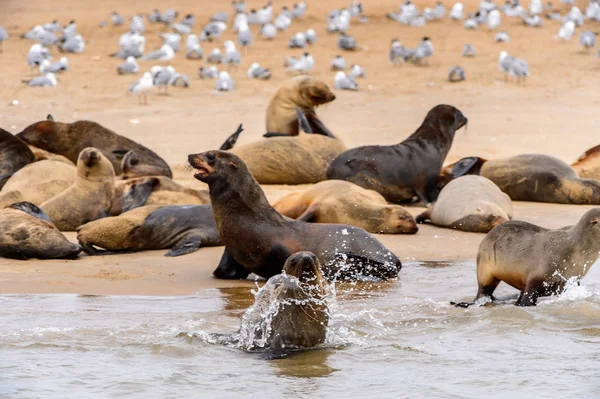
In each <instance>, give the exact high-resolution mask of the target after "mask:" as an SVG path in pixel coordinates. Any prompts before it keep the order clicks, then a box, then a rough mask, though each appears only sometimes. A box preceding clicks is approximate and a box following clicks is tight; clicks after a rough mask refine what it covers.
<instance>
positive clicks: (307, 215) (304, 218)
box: [296, 205, 319, 223]
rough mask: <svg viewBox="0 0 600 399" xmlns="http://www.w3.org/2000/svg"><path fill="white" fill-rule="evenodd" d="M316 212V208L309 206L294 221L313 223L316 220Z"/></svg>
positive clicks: (317, 209)
mask: <svg viewBox="0 0 600 399" xmlns="http://www.w3.org/2000/svg"><path fill="white" fill-rule="evenodd" d="M318 212H319V208H318V206H315V205H311V206H310V207H309V208H308V209H307V210H306V211H304V213H303V214H302V215H300V216H298V218H297V219H296V220H298V221H301V222H307V223H313V222H314V221H315V219H316V218H317V214H318Z"/></svg>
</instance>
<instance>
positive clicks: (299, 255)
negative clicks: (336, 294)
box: [239, 251, 329, 352]
mask: <svg viewBox="0 0 600 399" xmlns="http://www.w3.org/2000/svg"><path fill="white" fill-rule="evenodd" d="M320 268H321V265H320V264H319V259H318V258H317V257H316V256H315V255H314V254H313V253H311V252H307V251H302V252H296V253H295V254H293V255H291V256H290V257H289V258H288V259H287V260H286V261H285V264H284V266H283V273H282V274H278V275H275V276H273V277H271V278H270V279H269V281H267V283H266V284H265V285H264V286H263V287H262V288H261V289H260V290H259V291H258V293H257V294H256V298H255V301H254V305H252V306H251V307H250V308H248V310H247V311H246V313H245V314H244V316H243V317H242V323H241V328H240V332H239V343H240V344H241V345H243V347H244V349H246V350H268V351H276V352H279V351H286V352H287V351H294V350H301V349H309V348H313V347H315V346H317V345H320V344H322V343H324V342H325V338H326V336H327V324H328V323H329V313H328V308H327V302H326V283H325V281H324V279H323V276H322V274H321V270H320Z"/></svg>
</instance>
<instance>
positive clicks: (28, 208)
mask: <svg viewBox="0 0 600 399" xmlns="http://www.w3.org/2000/svg"><path fill="white" fill-rule="evenodd" d="M9 208H13V209H18V210H20V211H23V212H25V213H27V214H29V215H31V216H33V217H35V218H38V219H41V220H45V221H46V222H50V223H52V221H51V220H50V217H49V216H48V215H46V212H44V211H43V210H42V209H41V208H40V207H38V206H37V205H34V204H32V203H31V202H27V201H24V202H17V203H15V204H12V205H9Z"/></svg>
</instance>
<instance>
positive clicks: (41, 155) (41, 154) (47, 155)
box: [28, 145, 75, 167]
mask: <svg viewBox="0 0 600 399" xmlns="http://www.w3.org/2000/svg"><path fill="white" fill-rule="evenodd" d="M28 147H29V149H30V150H31V152H33V156H34V157H35V161H36V162H37V161H45V160H47V159H49V160H51V161H59V162H63V163H67V164H69V165H71V166H73V167H74V166H75V164H74V163H73V162H71V161H70V160H69V159H67V157H63V156H62V155H58V154H53V153H51V152H48V151H46V150H42V149H41V148H37V147H36V146H33V145H29V146H28Z"/></svg>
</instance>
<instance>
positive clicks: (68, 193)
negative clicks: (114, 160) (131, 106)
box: [40, 147, 115, 231]
mask: <svg viewBox="0 0 600 399" xmlns="http://www.w3.org/2000/svg"><path fill="white" fill-rule="evenodd" d="M114 196H115V170H114V169H113V167H112V164H111V163H110V161H109V160H108V159H107V158H106V157H105V156H104V155H102V153H101V152H100V150H97V149H96V148H92V147H90V148H85V149H84V150H83V151H81V154H80V155H79V160H78V161H77V178H76V179H75V182H74V183H73V184H72V185H71V186H70V187H69V188H67V189H66V190H65V191H63V192H61V193H60V194H58V195H57V196H55V197H53V198H50V199H49V200H47V201H46V202H44V203H43V204H42V205H41V206H40V208H42V210H43V211H44V212H46V214H47V215H48V216H49V217H50V220H52V222H53V223H54V224H55V225H56V227H57V228H58V229H59V230H61V231H74V230H75V229H77V227H79V226H81V225H82V224H85V223H87V222H91V221H92V220H96V219H100V218H103V217H106V216H108V211H109V210H110V206H111V203H112V200H113V197H114Z"/></svg>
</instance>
